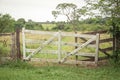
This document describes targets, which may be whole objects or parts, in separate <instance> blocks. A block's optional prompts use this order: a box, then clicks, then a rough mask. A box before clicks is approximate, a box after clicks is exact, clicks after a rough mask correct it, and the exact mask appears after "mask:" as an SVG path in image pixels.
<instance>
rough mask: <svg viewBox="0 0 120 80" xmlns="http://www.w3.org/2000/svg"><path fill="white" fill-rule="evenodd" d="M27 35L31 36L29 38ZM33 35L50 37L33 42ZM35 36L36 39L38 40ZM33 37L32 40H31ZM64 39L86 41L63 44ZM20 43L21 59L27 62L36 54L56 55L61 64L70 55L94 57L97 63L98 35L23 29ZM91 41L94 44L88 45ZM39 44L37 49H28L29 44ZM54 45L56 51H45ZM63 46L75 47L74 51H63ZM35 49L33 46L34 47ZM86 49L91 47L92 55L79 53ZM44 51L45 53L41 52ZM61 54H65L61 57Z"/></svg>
mask: <svg viewBox="0 0 120 80" xmlns="http://www.w3.org/2000/svg"><path fill="white" fill-rule="evenodd" d="M29 34H32V36H29V37H28V35H29ZM35 34H37V35H38V36H40V35H51V36H50V37H49V39H39V40H35V36H34V35H35ZM38 36H37V39H38V38H39V37H38ZM32 37H34V38H32ZM66 37H71V38H69V39H72V38H73V39H74V38H75V37H77V38H84V39H86V41H85V42H84V43H83V42H77V43H75V42H74V41H73V42H69V41H71V40H67V42H65V40H64V39H65V38H66ZM22 41H23V59H24V60H29V59H30V58H31V57H32V56H34V55H35V54H37V53H53V54H57V55H58V62H60V63H63V62H65V61H66V60H67V58H68V57H70V56H72V55H77V56H88V57H94V62H95V63H97V62H98V56H99V54H98V52H99V51H98V49H99V34H96V35H88V34H75V33H65V32H61V31H59V32H47V31H37V30H27V29H25V28H23V29H22ZM93 41H95V44H90V43H92V42H93ZM35 43H37V44H39V46H38V47H36V48H34V49H32V48H33V47H32V48H30V47H29V45H30V44H35ZM50 44H52V45H56V46H57V50H49V51H48V50H46V49H45V48H46V46H47V45H50ZM64 46H68V47H70V46H73V47H76V46H77V48H76V49H72V51H70V50H68V51H66V50H63V48H65V47H64ZM34 47H35V45H34ZM86 47H91V48H93V49H94V52H93V53H86V52H81V50H82V49H83V48H86ZM43 49H45V51H43ZM62 54H65V55H64V56H62Z"/></svg>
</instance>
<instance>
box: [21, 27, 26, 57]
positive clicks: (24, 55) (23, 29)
mask: <svg viewBox="0 0 120 80" xmlns="http://www.w3.org/2000/svg"><path fill="white" fill-rule="evenodd" d="M24 32H25V28H22V42H23V59H25V58H26V51H25V33H24Z"/></svg>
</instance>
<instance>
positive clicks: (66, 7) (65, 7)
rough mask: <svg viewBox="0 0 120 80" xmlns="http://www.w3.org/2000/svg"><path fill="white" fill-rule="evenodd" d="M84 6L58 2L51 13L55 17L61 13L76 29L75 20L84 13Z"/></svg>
mask: <svg viewBox="0 0 120 80" xmlns="http://www.w3.org/2000/svg"><path fill="white" fill-rule="evenodd" d="M85 12H86V10H85V8H84V7H83V8H81V9H78V8H77V6H76V5H75V4H73V3H60V4H58V5H57V6H56V10H55V11H52V14H53V16H54V17H55V18H57V17H58V16H59V15H63V16H65V17H66V18H67V22H68V23H69V24H72V28H73V30H74V31H76V27H77V25H78V24H77V22H78V21H79V18H80V17H81V16H83V15H84V14H85Z"/></svg>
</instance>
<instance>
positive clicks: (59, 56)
mask: <svg viewBox="0 0 120 80" xmlns="http://www.w3.org/2000/svg"><path fill="white" fill-rule="evenodd" d="M60 60H61V31H59V34H58V62H60Z"/></svg>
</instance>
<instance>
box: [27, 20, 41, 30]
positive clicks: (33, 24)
mask: <svg viewBox="0 0 120 80" xmlns="http://www.w3.org/2000/svg"><path fill="white" fill-rule="evenodd" d="M25 28H26V29H32V30H43V27H42V25H41V23H39V22H34V21H32V20H28V22H26V24H25Z"/></svg>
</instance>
